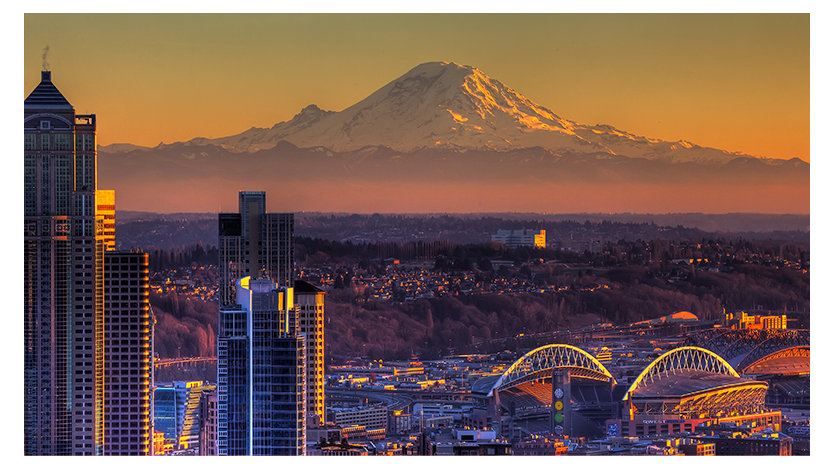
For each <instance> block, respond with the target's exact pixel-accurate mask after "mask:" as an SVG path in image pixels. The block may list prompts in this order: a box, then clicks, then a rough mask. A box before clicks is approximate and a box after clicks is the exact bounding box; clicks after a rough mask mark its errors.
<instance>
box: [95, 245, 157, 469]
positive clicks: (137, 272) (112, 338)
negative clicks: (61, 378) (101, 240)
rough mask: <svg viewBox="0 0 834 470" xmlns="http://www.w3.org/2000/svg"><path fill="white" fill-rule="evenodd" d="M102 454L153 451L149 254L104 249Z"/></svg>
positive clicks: (148, 452)
mask: <svg viewBox="0 0 834 470" xmlns="http://www.w3.org/2000/svg"><path fill="white" fill-rule="evenodd" d="M104 292H105V296H104V446H103V449H102V454H103V455H150V454H151V453H152V451H153V448H152V446H153V442H152V437H153V436H152V434H151V430H152V425H153V423H152V418H151V400H152V396H151V386H152V384H151V381H152V380H153V357H152V356H153V350H152V342H151V332H152V324H151V323H152V319H151V312H150V284H149V270H148V255H147V253H140V252H119V251H106V252H105V253H104Z"/></svg>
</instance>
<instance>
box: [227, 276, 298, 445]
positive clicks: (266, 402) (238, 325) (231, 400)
mask: <svg viewBox="0 0 834 470" xmlns="http://www.w3.org/2000/svg"><path fill="white" fill-rule="evenodd" d="M236 287H237V303H236V304H234V305H225V306H223V307H221V308H220V314H219V317H220V318H219V335H218V347H217V349H218V352H217V453H218V455H303V454H304V451H305V444H306V443H305V436H306V434H305V431H306V408H307V407H306V400H305V398H306V393H305V388H306V374H305V357H304V351H305V340H304V336H303V335H298V334H295V333H294V332H293V329H294V325H292V324H291V322H290V315H291V312H293V311H294V308H293V288H292V287H279V285H278V284H276V283H275V282H273V281H271V280H270V279H251V278H250V277H244V278H242V279H240V280H239V281H238V282H237V286H236Z"/></svg>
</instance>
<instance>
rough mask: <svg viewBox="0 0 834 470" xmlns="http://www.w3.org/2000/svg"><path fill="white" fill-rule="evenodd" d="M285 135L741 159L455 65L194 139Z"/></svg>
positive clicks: (260, 142) (256, 141)
mask: <svg viewBox="0 0 834 470" xmlns="http://www.w3.org/2000/svg"><path fill="white" fill-rule="evenodd" d="M282 140H284V141H287V142H290V143H292V144H294V145H296V146H298V147H326V148H328V149H330V150H333V151H337V152H343V151H351V150H358V149H361V148H363V147H367V146H385V147H389V148H392V149H394V150H396V151H400V152H411V151H414V150H417V149H422V148H444V149H472V150H497V151H507V150H517V149H522V148H531V147H542V148H545V149H547V150H549V151H550V152H552V153H553V154H554V155H565V154H573V155H577V154H597V155H600V156H605V155H608V156H613V155H620V156H626V157H632V158H646V159H650V160H658V159H659V160H667V161H716V162H726V161H729V160H732V159H733V158H735V157H737V156H739V155H737V154H732V153H729V152H725V151H723V150H718V149H711V148H704V147H699V146H697V145H693V144H690V143H688V142H685V141H678V142H666V141H662V140H658V139H650V138H646V137H641V136H637V135H634V134H631V133H629V132H625V131H621V130H618V129H616V128H614V127H612V126H609V125H594V126H590V125H583V124H578V123H576V122H573V121H570V120H568V119H565V118H562V117H560V116H558V115H557V114H556V113H554V112H553V111H551V110H549V109H547V108H546V107H544V106H541V105H538V104H536V103H534V102H533V101H532V100H530V99H528V98H526V97H525V96H523V95H522V94H521V93H519V92H517V91H515V90H513V89H512V88H509V87H507V86H506V85H504V84H503V83H501V82H500V81H498V80H496V79H493V78H491V77H489V76H488V75H486V74H485V73H484V72H482V71H481V70H479V69H477V68H475V67H470V66H467V65H458V64H456V63H454V62H428V63H425V64H421V65H418V66H417V67H414V68H413V69H411V70H410V71H408V72H407V73H406V74H404V75H403V76H401V77H399V78H397V79H396V80H394V81H392V82H390V83H388V84H387V85H385V86H384V87H382V88H380V89H379V90H377V91H376V92H374V93H373V94H371V95H370V96H368V97H367V98H365V99H364V100H362V101H360V102H358V103H356V104H354V105H353V106H350V107H349V108H347V109H345V110H343V111H339V112H332V111H324V110H322V109H320V108H318V107H317V106H315V105H310V106H307V107H306V108H304V109H303V110H301V112H299V113H298V114H297V115H296V116H295V117H293V119H291V120H290V121H286V122H281V123H278V124H276V125H275V126H273V127H272V128H270V129H262V128H252V129H249V130H248V131H245V132H243V133H241V134H238V135H235V136H230V137H223V138H219V139H204V138H200V139H194V140H192V141H191V142H192V143H195V144H215V145H220V146H222V147H224V148H226V149H228V150H232V151H236V152H244V151H257V150H263V149H268V148H272V147H274V146H275V145H276V144H277V143H278V142H279V141H282Z"/></svg>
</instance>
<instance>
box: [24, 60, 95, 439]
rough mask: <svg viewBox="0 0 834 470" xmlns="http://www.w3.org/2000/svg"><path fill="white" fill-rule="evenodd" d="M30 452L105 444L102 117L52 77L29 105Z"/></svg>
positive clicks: (46, 73)
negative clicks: (99, 189) (84, 111)
mask: <svg viewBox="0 0 834 470" xmlns="http://www.w3.org/2000/svg"><path fill="white" fill-rule="evenodd" d="M23 108H24V124H23V128H24V129H23V131H24V168H23V172H24V174H23V184H24V221H23V224H24V241H23V244H24V246H23V257H24V269H23V271H24V272H23V286H24V293H23V310H24V364H23V365H24V372H23V386H24V403H23V415H24V454H26V455H95V454H101V453H102V450H103V443H104V422H103V419H104V413H103V410H104V393H103V390H104V375H103V370H104V356H103V354H104V344H103V341H104V329H103V314H104V295H103V274H104V273H103V271H104V266H103V262H104V255H103V253H104V247H105V242H104V238H105V236H104V222H103V216H100V215H98V214H97V213H96V207H95V202H96V117H95V115H94V114H88V115H81V114H76V113H75V109H74V108H73V106H72V105H71V104H70V103H69V102H68V101H67V99H66V98H64V96H63V95H62V94H61V92H60V91H58V89H57V88H56V87H55V85H54V84H53V83H52V74H51V72H49V71H43V72H42V73H41V82H40V84H38V86H37V87H36V88H35V89H34V90H33V91H32V92H31V93H30V94H29V96H28V97H27V98H26V99H25V100H24V104H23Z"/></svg>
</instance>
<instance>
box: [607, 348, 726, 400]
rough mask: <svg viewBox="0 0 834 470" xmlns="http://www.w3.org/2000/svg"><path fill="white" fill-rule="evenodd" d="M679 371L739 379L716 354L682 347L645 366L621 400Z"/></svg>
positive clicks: (700, 349)
mask: <svg viewBox="0 0 834 470" xmlns="http://www.w3.org/2000/svg"><path fill="white" fill-rule="evenodd" d="M681 370H702V371H706V372H713V373H716V374H725V375H731V376H733V377H739V375H738V372H736V371H735V369H733V367H732V366H731V365H730V364H729V363H728V362H727V361H725V360H724V358H722V357H721V356H719V355H718V354H715V353H714V352H712V351H710V350H708V349H704V348H699V347H695V346H684V347H682V348H677V349H673V350H671V351H668V352H666V353H665V354H663V355H661V356H660V357H658V358H657V359H655V360H654V361H652V363H651V364H649V365H648V366H646V368H645V369H643V371H642V372H640V375H638V376H637V378H636V379H634V382H633V383H632V384H631V387H629V388H628V391H626V394H625V396H624V397H623V400H627V399H628V398H629V397H630V396H631V394H632V393H633V392H634V391H635V390H637V388H639V387H640V386H641V385H643V384H644V383H653V382H654V381H655V380H657V379H660V378H663V377H668V376H669V375H670V373H674V372H676V371H681Z"/></svg>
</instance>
